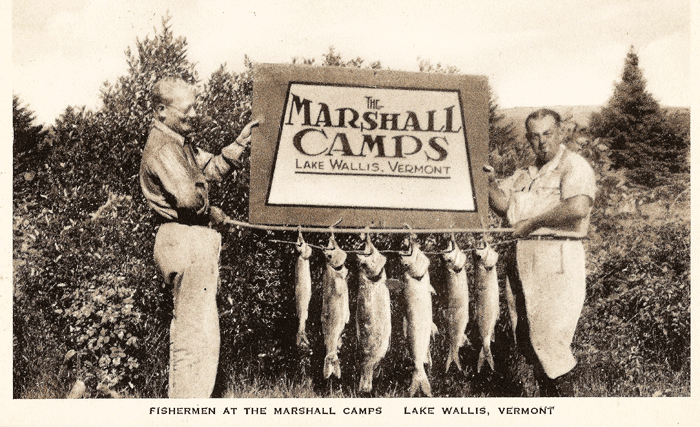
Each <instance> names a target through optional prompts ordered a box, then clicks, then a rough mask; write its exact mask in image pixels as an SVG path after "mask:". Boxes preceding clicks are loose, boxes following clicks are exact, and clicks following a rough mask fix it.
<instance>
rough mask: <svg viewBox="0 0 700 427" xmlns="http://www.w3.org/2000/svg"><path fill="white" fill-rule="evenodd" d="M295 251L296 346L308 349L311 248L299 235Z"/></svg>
mask: <svg viewBox="0 0 700 427" xmlns="http://www.w3.org/2000/svg"><path fill="white" fill-rule="evenodd" d="M296 249H297V251H298V252H299V257H298V258H297V265H296V271H295V273H296V275H295V278H296V283H295V285H296V286H295V295H296V303H297V317H298V318H299V329H298V330H297V346H298V347H303V348H308V347H309V340H308V338H307V337H306V319H308V317H309V301H310V300H311V267H310V266H309V258H310V257H311V252H312V250H311V247H310V246H309V245H307V244H306V242H304V237H303V236H302V235H301V233H299V237H298V238H297V245H296Z"/></svg>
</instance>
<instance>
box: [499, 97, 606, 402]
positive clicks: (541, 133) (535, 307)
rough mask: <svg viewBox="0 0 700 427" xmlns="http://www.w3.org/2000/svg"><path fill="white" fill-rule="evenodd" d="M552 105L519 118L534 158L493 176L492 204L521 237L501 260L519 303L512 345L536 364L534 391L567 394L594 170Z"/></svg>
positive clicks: (580, 303) (583, 277) (583, 281)
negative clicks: (572, 146)
mask: <svg viewBox="0 0 700 427" xmlns="http://www.w3.org/2000/svg"><path fill="white" fill-rule="evenodd" d="M560 122H561V118H560V116H559V114H557V113H556V112H555V111H552V110H548V109H542V110H538V111H535V112H533V113H532V114H530V116H528V118H527V120H526V121H525V127H526V129H527V139H528V141H529V142H530V145H531V147H532V149H533V151H534V152H535V155H536V163H535V165H534V166H530V167H529V168H525V169H521V170H519V171H517V172H516V173H515V174H514V175H513V176H511V177H509V178H506V179H504V180H502V181H500V182H498V183H497V182H496V181H495V180H491V183H490V187H489V201H490V204H491V208H492V209H493V210H494V211H495V212H496V213H498V214H499V215H501V216H504V217H506V218H507V219H508V221H509V222H510V224H511V225H512V226H513V227H514V235H515V236H516V237H518V238H519V240H518V242H517V245H516V259H515V260H511V261H510V262H508V263H507V265H506V270H507V274H508V276H509V279H510V285H511V287H512V289H513V294H514V295H515V305H516V308H517V309H518V325H517V326H518V327H517V331H516V335H517V336H518V343H519V345H520V346H522V347H523V350H524V352H525V354H526V356H528V359H529V360H530V362H531V363H532V364H533V366H534V370H535V378H536V379H537V381H538V384H539V387H540V396H543V397H546V396H561V395H565V394H569V393H571V391H570V390H567V389H568V388H569V387H570V378H567V377H570V375H566V374H567V373H569V372H570V371H571V370H572V369H573V368H574V366H575V365H576V359H575V358H574V356H573V354H572V353H571V342H572V340H573V336H574V332H575V330H576V323H577V322H578V318H579V316H580V315H581V310H582V308H583V301H584V298H585V293H586V275H585V257H584V250H583V244H582V242H581V239H583V238H584V237H585V236H586V234H587V232H588V226H589V224H590V212H591V207H592V205H593V201H594V200H595V193H596V184H595V174H594V172H593V169H592V168H591V166H590V165H589V164H588V162H587V161H586V160H585V159H584V158H583V157H581V156H580V155H578V154H577V153H574V152H573V151H571V150H569V149H568V148H566V146H564V144H563V134H562V131H561V129H560Z"/></svg>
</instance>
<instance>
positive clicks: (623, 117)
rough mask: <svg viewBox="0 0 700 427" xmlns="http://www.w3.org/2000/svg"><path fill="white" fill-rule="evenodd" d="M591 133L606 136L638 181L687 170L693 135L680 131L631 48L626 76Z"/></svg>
mask: <svg viewBox="0 0 700 427" xmlns="http://www.w3.org/2000/svg"><path fill="white" fill-rule="evenodd" d="M589 130H590V134H591V135H592V136H593V137H594V138H596V137H601V138H606V139H607V140H608V141H609V144H610V148H611V150H612V155H611V158H612V160H613V163H614V165H615V167H618V168H619V167H625V168H627V169H628V170H629V171H630V177H631V178H632V179H633V180H634V181H635V182H637V183H640V184H644V185H647V186H649V187H653V186H655V185H658V184H663V183H665V181H664V177H666V176H668V175H669V174H672V173H678V172H687V171H688V170H689V169H687V168H686V165H687V163H686V162H685V157H687V151H688V150H689V147H690V139H689V138H684V137H683V135H681V134H679V133H678V132H676V130H675V128H674V127H673V126H672V125H671V124H670V122H669V118H668V117H667V116H666V114H665V113H664V112H663V111H662V110H661V108H660V106H659V103H658V101H656V100H655V99H654V98H653V96H652V95H651V94H649V93H648V92H647V91H646V80H645V79H644V77H643V75H642V71H641V69H640V68H639V58H638V56H637V54H636V52H635V51H634V48H631V49H630V51H629V52H628V54H627V58H626V59H625V66H624V69H623V72H622V80H621V81H620V82H619V83H618V84H617V85H616V86H615V90H614V92H613V95H612V97H611V98H610V100H609V101H608V103H607V105H606V106H605V107H603V109H602V111H601V112H600V113H595V114H593V115H592V116H591V121H590V125H589Z"/></svg>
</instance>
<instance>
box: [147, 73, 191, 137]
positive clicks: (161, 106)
mask: <svg viewBox="0 0 700 427" xmlns="http://www.w3.org/2000/svg"><path fill="white" fill-rule="evenodd" d="M151 93H152V101H153V105H154V106H155V114H156V117H157V119H158V120H159V121H161V122H163V124H164V125H166V126H167V127H169V128H170V129H172V130H174V131H175V132H177V133H179V134H182V135H184V134H187V133H189V132H190V131H191V130H192V124H191V120H192V118H194V117H195V115H196V112H195V105H194V104H195V92H194V88H193V87H192V86H191V85H190V84H188V83H187V82H186V81H184V80H182V79H181V78H179V77H164V78H162V79H160V80H158V82H156V84H155V85H153V91H152V92H151Z"/></svg>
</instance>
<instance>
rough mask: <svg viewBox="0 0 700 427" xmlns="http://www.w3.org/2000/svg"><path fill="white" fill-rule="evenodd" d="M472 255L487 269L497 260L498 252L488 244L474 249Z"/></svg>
mask: <svg viewBox="0 0 700 427" xmlns="http://www.w3.org/2000/svg"><path fill="white" fill-rule="evenodd" d="M474 257H475V258H476V260H477V262H478V263H479V264H481V265H482V266H483V267H484V268H485V269H487V270H490V269H492V268H493V267H494V266H495V265H496V263H497V262H498V252H496V251H494V250H493V248H491V246H489V245H488V244H487V245H486V246H484V247H483V248H477V249H474Z"/></svg>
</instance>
